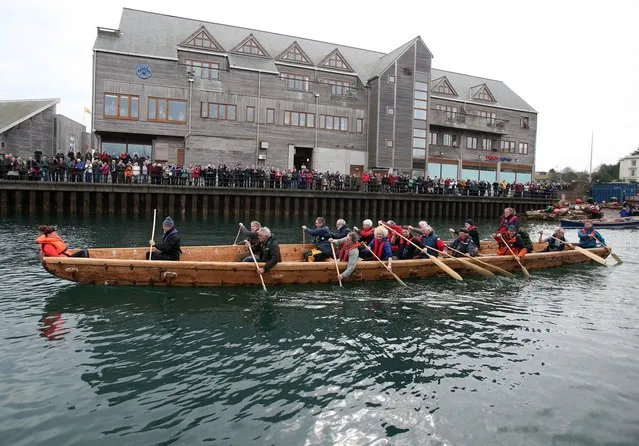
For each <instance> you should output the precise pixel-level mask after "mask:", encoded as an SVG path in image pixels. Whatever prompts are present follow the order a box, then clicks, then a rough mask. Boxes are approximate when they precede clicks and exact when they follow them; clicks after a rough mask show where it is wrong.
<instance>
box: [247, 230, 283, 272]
mask: <svg viewBox="0 0 639 446" xmlns="http://www.w3.org/2000/svg"><path fill="white" fill-rule="evenodd" d="M257 237H258V238H259V240H260V246H259V249H260V259H261V261H262V262H266V263H265V265H264V266H263V267H261V268H258V270H257V271H258V272H259V273H260V274H264V273H267V272H269V271H270V269H271V268H273V267H274V266H275V265H277V264H278V263H279V262H281V261H282V255H281V254H280V245H278V244H277V241H276V240H275V236H274V235H273V234H272V233H271V230H270V229H269V228H267V227H266V226H264V227H263V228H260V229H259V230H258V231H257ZM245 243H249V242H248V241H246V242H245Z"/></svg>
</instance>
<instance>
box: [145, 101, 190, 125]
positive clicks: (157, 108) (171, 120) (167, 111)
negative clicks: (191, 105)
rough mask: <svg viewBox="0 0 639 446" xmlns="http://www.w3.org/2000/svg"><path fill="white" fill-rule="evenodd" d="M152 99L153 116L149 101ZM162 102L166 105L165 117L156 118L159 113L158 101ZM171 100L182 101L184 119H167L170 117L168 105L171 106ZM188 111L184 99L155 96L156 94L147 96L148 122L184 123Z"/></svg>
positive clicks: (186, 102)
mask: <svg viewBox="0 0 639 446" xmlns="http://www.w3.org/2000/svg"><path fill="white" fill-rule="evenodd" d="M152 100H154V101H155V115H154V116H155V118H151V101H152ZM161 102H164V105H165V107H166V118H165V119H158V118H157V116H158V115H159V113H158V112H159V110H160V103H161ZM171 102H183V103H184V120H177V119H169V117H170V115H171V114H170V106H171ZM188 113H189V110H188V101H187V100H186V99H175V98H161V97H157V96H149V99H148V101H147V117H148V121H150V122H162V123H167V124H186V121H187V115H188Z"/></svg>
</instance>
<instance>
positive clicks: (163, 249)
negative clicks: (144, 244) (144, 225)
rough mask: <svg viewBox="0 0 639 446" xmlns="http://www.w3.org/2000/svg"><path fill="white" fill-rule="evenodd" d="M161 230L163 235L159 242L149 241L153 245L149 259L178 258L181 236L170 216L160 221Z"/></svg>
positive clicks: (147, 255) (147, 254) (147, 256)
mask: <svg viewBox="0 0 639 446" xmlns="http://www.w3.org/2000/svg"><path fill="white" fill-rule="evenodd" d="M162 230H163V231H164V235H163V236H162V241H161V242H160V243H157V244H156V243H155V242H154V241H153V240H150V241H149V243H150V245H151V246H153V251H152V252H151V260H180V254H181V253H182V250H181V249H180V241H181V236H180V233H179V232H178V230H177V229H176V228H175V223H174V222H173V219H172V218H171V217H166V218H165V219H164V221H163V222H162ZM146 258H147V260H148V259H149V253H148V252H147V253H146Z"/></svg>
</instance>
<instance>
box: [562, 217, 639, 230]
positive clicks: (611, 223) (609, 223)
mask: <svg viewBox="0 0 639 446" xmlns="http://www.w3.org/2000/svg"><path fill="white" fill-rule="evenodd" d="M590 221H592V226H593V227H594V228H595V229H600V228H608V229H614V228H620V229H621V228H639V218H637V217H624V218H616V219H614V220H590ZM559 224H560V225H561V227H562V228H583V227H584V221H583V220H582V221H579V220H559Z"/></svg>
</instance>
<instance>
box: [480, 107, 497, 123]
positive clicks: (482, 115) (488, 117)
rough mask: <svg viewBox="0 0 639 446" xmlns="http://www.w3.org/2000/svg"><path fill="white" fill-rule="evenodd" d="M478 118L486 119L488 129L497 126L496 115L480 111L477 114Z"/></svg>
mask: <svg viewBox="0 0 639 446" xmlns="http://www.w3.org/2000/svg"><path fill="white" fill-rule="evenodd" d="M477 116H479V117H480V118H486V125H487V126H488V127H494V126H495V118H496V117H497V115H496V114H495V113H492V112H487V111H483V110H479V111H478V112H477Z"/></svg>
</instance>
